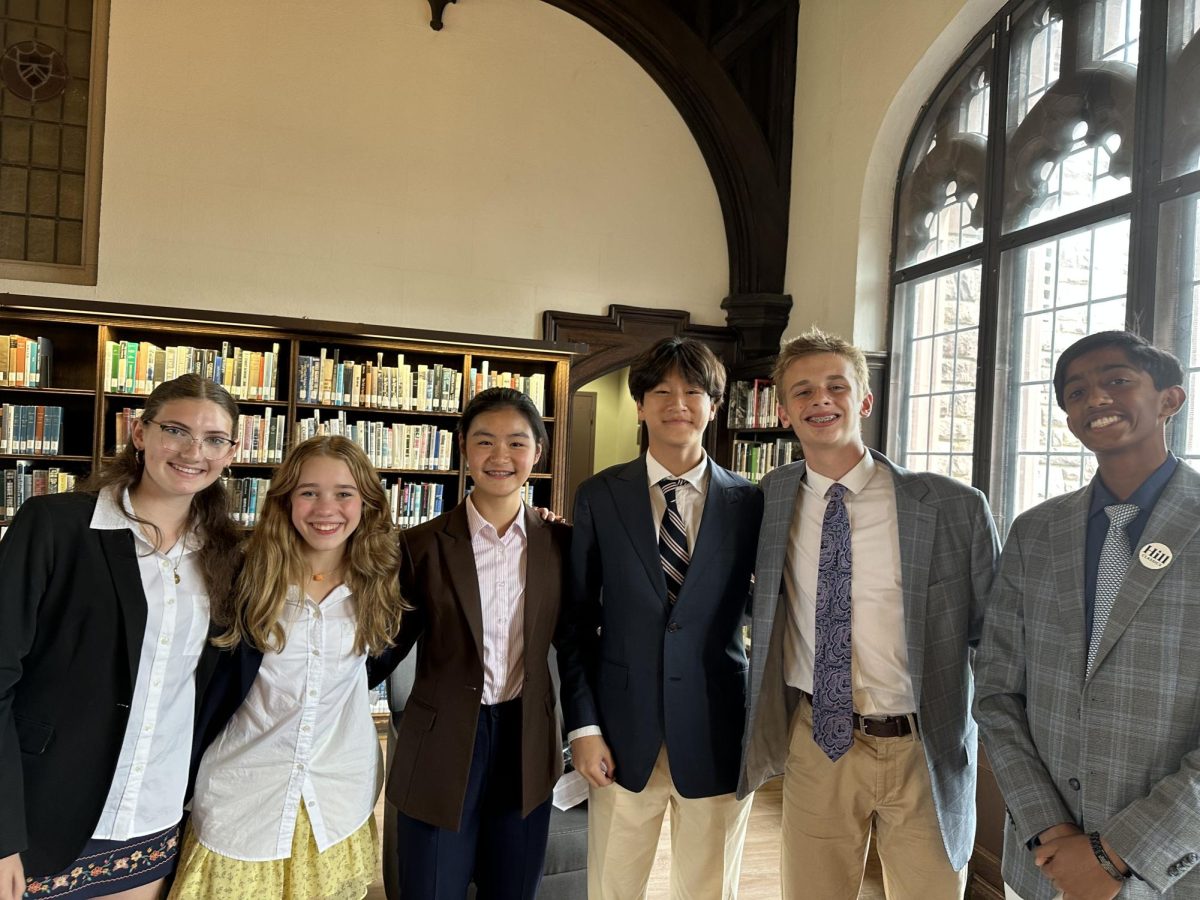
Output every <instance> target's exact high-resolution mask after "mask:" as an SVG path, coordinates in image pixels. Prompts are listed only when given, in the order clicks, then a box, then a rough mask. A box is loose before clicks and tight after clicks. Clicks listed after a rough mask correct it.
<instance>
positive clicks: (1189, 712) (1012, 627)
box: [976, 463, 1200, 900]
mask: <svg viewBox="0 0 1200 900" xmlns="http://www.w3.org/2000/svg"><path fill="white" fill-rule="evenodd" d="M1091 500H1092V487H1091V486H1090V485H1089V486H1088V487H1086V488H1084V489H1082V490H1079V491H1075V492H1074V493H1071V494H1065V495H1063V496H1061V497H1055V498H1054V499H1053V500H1047V501H1046V502H1045V503H1043V504H1041V505H1040V506H1037V507H1035V508H1034V509H1031V510H1030V511H1029V512H1027V513H1025V514H1024V515H1022V516H1020V517H1019V518H1018V519H1017V520H1016V522H1014V523H1013V528H1012V534H1010V535H1009V538H1008V542H1007V543H1006V544H1005V547H1004V555H1003V558H1002V559H1001V563H1000V573H999V575H998V577H997V579H996V587H995V591H994V593H993V594H992V597H991V600H990V603H989V607H988V616H987V622H986V624H985V627H984V637H983V642H982V645H981V647H980V651H979V658H978V661H977V674H978V689H979V697H978V703H977V707H976V716H977V718H978V719H979V724H980V727H981V728H982V731H983V743H984V746H985V747H986V748H987V752H988V758H989V759H990V760H991V763H992V766H993V768H994V769H995V772H996V778H997V779H998V780H999V782H1000V790H1001V792H1002V793H1003V794H1004V800H1005V802H1006V804H1007V805H1008V810H1009V818H1008V821H1007V822H1006V826H1005V832H1004V864H1003V871H1004V879H1005V881H1007V882H1008V883H1009V884H1010V885H1012V887H1013V888H1014V889H1015V890H1016V891H1017V892H1018V893H1019V894H1021V896H1022V897H1025V898H1026V900H1049V898H1050V897H1053V896H1054V890H1053V888H1051V886H1050V884H1049V882H1047V881H1046V880H1045V879H1043V878H1042V877H1041V876H1040V875H1039V874H1038V872H1037V869H1036V868H1035V867H1034V864H1033V854H1032V853H1030V852H1029V851H1028V850H1027V849H1026V847H1027V842H1028V841H1030V840H1031V839H1032V838H1033V837H1034V835H1036V834H1038V833H1039V832H1041V831H1043V830H1045V829H1046V828H1049V827H1050V826H1051V825H1055V824H1058V823H1059V822H1075V823H1076V824H1078V825H1079V826H1080V827H1082V828H1083V830H1084V831H1099V832H1101V833H1102V834H1103V835H1104V836H1105V838H1106V839H1107V840H1108V841H1109V842H1110V843H1111V844H1112V845H1113V846H1114V847H1115V848H1116V849H1117V851H1118V852H1119V853H1120V854H1121V855H1122V856H1124V857H1125V859H1126V861H1127V862H1128V863H1129V865H1130V866H1132V867H1133V869H1134V871H1135V872H1137V873H1138V875H1140V876H1141V878H1142V879H1144V880H1142V881H1139V880H1136V879H1135V880H1132V881H1129V882H1126V885H1125V887H1124V889H1123V890H1122V891H1121V897H1122V898H1126V897H1129V898H1142V897H1144V898H1150V897H1171V898H1200V873H1198V872H1197V871H1190V870H1192V867H1193V866H1195V864H1196V863H1197V862H1198V861H1200V598H1198V596H1197V590H1198V586H1200V533H1198V532H1200V474H1197V473H1196V471H1195V470H1194V469H1191V468H1189V467H1188V466H1187V465H1186V464H1184V463H1180V464H1179V468H1178V469H1176V471H1175V474H1174V475H1173V476H1172V478H1171V480H1170V481H1169V482H1168V483H1167V486H1166V488H1165V490H1164V491H1163V493H1162V496H1161V497H1160V498H1159V501H1158V505H1157V506H1155V507H1154V512H1153V513H1152V514H1151V516H1150V520H1149V521H1148V522H1147V523H1146V529H1145V531H1144V532H1143V533H1142V537H1141V542H1140V544H1139V549H1140V548H1141V547H1144V546H1145V545H1146V544H1150V543H1160V544H1165V545H1166V546H1167V547H1168V548H1170V550H1171V552H1172V554H1173V559H1172V560H1171V562H1170V564H1169V565H1167V566H1166V567H1165V568H1162V569H1152V568H1148V567H1146V566H1144V565H1142V564H1141V563H1140V562H1139V561H1138V557H1137V553H1136V552H1135V554H1134V560H1133V563H1132V565H1131V566H1130V568H1129V572H1128V573H1127V574H1126V576H1125V580H1124V582H1123V583H1122V585H1121V591H1120V593H1119V594H1118V595H1117V599H1116V603H1115V605H1114V606H1113V611H1112V615H1111V617H1110V618H1109V620H1108V626H1107V627H1106V628H1105V629H1104V636H1103V639H1102V641H1101V643H1100V649H1099V652H1098V653H1097V656H1096V663H1095V666H1094V667H1093V669H1092V674H1091V677H1090V678H1087V679H1086V680H1085V678H1084V672H1085V669H1086V663H1087V641H1086V638H1085V636H1084V609H1083V566H1084V545H1085V540H1086V535H1087V512H1088V507H1089V506H1090V504H1091Z"/></svg>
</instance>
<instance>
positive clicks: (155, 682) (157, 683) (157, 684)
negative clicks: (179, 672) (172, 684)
mask: <svg viewBox="0 0 1200 900" xmlns="http://www.w3.org/2000/svg"><path fill="white" fill-rule="evenodd" d="M150 683H151V684H152V685H154V686H155V687H161V686H162V679H161V678H155V679H154V680H153V681H152V682H150Z"/></svg>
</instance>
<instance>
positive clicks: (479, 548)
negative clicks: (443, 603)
mask: <svg viewBox="0 0 1200 900" xmlns="http://www.w3.org/2000/svg"><path fill="white" fill-rule="evenodd" d="M467 526H468V528H469V529H470V531H471V549H472V550H473V551H474V553H475V577H476V579H477V581H478V583H479V603H480V606H481V607H482V611H483V697H482V700H481V702H482V703H483V704H484V705H485V706H491V705H492V704H495V703H503V702H505V701H506V700H515V699H516V698H517V697H520V696H521V688H522V686H523V685H524V682H525V675H524V672H525V617H524V612H525V558H526V548H527V546H528V541H527V540H526V535H525V509H524V507H522V509H521V513H520V514H519V515H518V516H517V518H516V520H515V521H514V522H513V523H512V525H510V526H509V528H508V531H506V532H505V533H504V537H500V535H498V534H497V533H496V529H495V526H493V525H492V523H491V522H489V521H488V520H487V519H485V518H484V517H483V516H482V515H480V513H479V511H478V510H477V509H475V503H474V502H473V501H472V500H471V498H470V496H468V497H467Z"/></svg>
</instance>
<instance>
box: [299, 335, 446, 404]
mask: <svg viewBox="0 0 1200 900" xmlns="http://www.w3.org/2000/svg"><path fill="white" fill-rule="evenodd" d="M341 353H342V351H341V350H340V349H338V348H336V347H335V348H334V349H333V350H332V351H330V350H328V349H327V348H325V347H322V348H321V350H320V354H319V355H318V356H301V357H300V358H299V360H298V368H297V370H296V396H297V397H298V398H299V400H300V402H301V403H327V404H329V405H331V406H357V407H362V408H365V409H409V410H415V411H418V412H458V411H459V410H460V409H462V372H460V371H459V370H458V369H457V368H455V367H453V366H448V365H442V364H441V363H434V364H433V365H426V364H425V363H418V364H417V365H416V366H413V365H411V364H409V363H406V362H405V361H404V354H403V353H398V354H396V365H394V366H386V365H384V363H383V353H382V352H379V353H377V354H376V355H375V360H374V362H371V361H367V362H358V361H357V360H352V359H346V360H343V359H342V358H341Z"/></svg>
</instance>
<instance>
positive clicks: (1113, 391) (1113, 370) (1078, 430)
mask: <svg viewBox="0 0 1200 900" xmlns="http://www.w3.org/2000/svg"><path fill="white" fill-rule="evenodd" d="M1062 394H1063V406H1064V408H1065V410H1066V413H1067V427H1068V428H1070V429H1071V434H1073V435H1075V437H1077V438H1079V440H1080V442H1081V443H1082V444H1083V445H1084V446H1085V447H1087V448H1088V449H1089V450H1091V451H1092V452H1093V453H1095V454H1096V457H1097V459H1098V460H1099V461H1100V463H1101V464H1102V465H1103V464H1104V462H1105V461H1106V458H1107V459H1112V458H1114V457H1117V456H1121V457H1126V458H1128V459H1130V460H1132V461H1135V463H1136V464H1137V465H1139V467H1142V466H1144V467H1145V468H1146V469H1147V470H1153V469H1154V468H1155V467H1157V466H1158V465H1159V464H1160V463H1162V462H1163V460H1165V459H1166V453H1167V449H1166V422H1167V419H1169V418H1170V417H1171V416H1173V415H1175V413H1177V412H1179V409H1180V407H1182V406H1183V401H1184V392H1183V388H1181V387H1179V386H1174V387H1168V388H1164V389H1162V390H1159V389H1158V388H1156V387H1155V386H1154V379H1153V378H1152V377H1151V375H1150V374H1149V373H1148V372H1146V371H1145V370H1143V369H1140V368H1138V367H1137V366H1136V365H1134V364H1133V363H1132V362H1130V360H1129V357H1128V356H1126V354H1125V351H1124V350H1122V349H1121V348H1119V347H1098V348H1097V349H1095V350H1092V351H1091V352H1089V353H1085V354H1083V355H1082V356H1080V357H1079V358H1078V359H1075V360H1073V361H1072V362H1071V364H1070V365H1069V366H1068V367H1067V372H1066V377H1065V378H1064V380H1063V392H1062Z"/></svg>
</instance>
